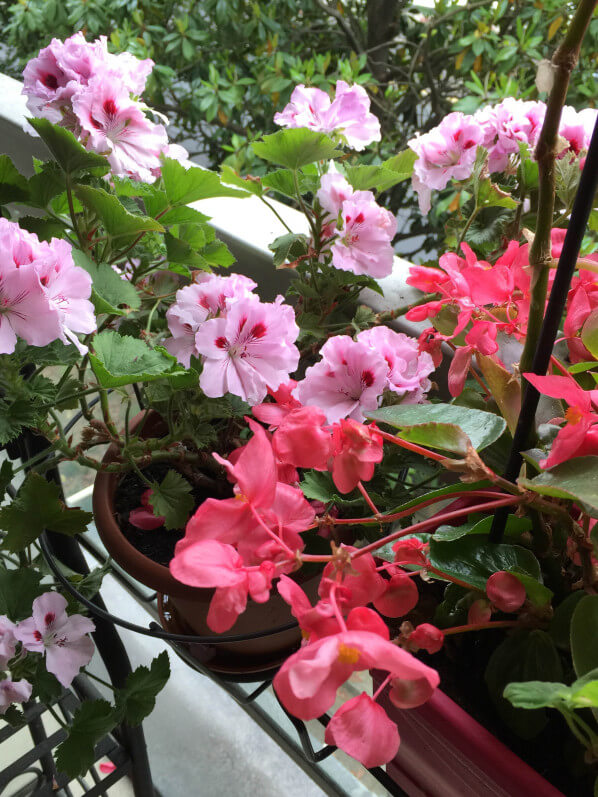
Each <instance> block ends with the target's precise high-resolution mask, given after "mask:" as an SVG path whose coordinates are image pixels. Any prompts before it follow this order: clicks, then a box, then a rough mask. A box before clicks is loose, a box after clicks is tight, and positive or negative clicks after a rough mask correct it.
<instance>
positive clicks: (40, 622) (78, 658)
mask: <svg viewBox="0 0 598 797" xmlns="http://www.w3.org/2000/svg"><path fill="white" fill-rule="evenodd" d="M66 606H67V602H66V599H65V598H63V596H62V595H59V594H58V593H57V592H46V593H44V594H43V595H40V597H39V598H36V599H35V600H34V601H33V607H32V616H31V617H29V618H27V619H26V620H21V622H20V623H16V624H15V623H13V622H11V621H10V620H9V619H8V618H7V617H6V616H4V615H3V616H1V617H0V670H6V669H7V668H8V667H9V662H10V661H11V660H12V659H14V657H15V654H16V648H17V644H18V643H19V642H20V643H21V645H22V652H21V654H20V658H23V657H24V655H25V652H26V651H29V652H31V653H41V654H42V655H44V656H45V659H46V669H47V670H48V672H50V673H52V674H53V675H55V676H56V678H57V679H58V681H59V682H60V683H61V684H62V685H63V686H65V687H66V686H70V685H71V683H72V681H73V678H74V677H75V676H76V675H77V673H78V672H79V670H80V669H81V667H84V666H85V665H86V664H89V662H90V661H91V657H92V656H93V652H94V644H93V642H92V641H91V639H90V638H89V637H88V636H87V635H88V634H89V633H91V631H94V630H95V626H94V624H93V623H92V622H91V620H88V619H87V618H86V617H83V616H82V615H80V614H73V615H70V616H68V615H67V613H66ZM31 692H32V686H31V684H30V683H29V681H27V680H26V679H25V678H22V679H20V680H18V681H12V680H11V679H10V678H4V679H3V680H1V681H0V714H4V713H5V712H6V709H7V708H8V707H9V706H10V704H11V703H22V702H24V701H26V700H29V698H30V697H31Z"/></svg>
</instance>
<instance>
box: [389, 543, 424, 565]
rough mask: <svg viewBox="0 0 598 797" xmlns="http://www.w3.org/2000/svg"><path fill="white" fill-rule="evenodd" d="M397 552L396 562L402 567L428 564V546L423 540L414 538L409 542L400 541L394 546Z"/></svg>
mask: <svg viewBox="0 0 598 797" xmlns="http://www.w3.org/2000/svg"><path fill="white" fill-rule="evenodd" d="M392 549H393V551H394V552H395V562H396V563H397V564H400V565H408V564H413V565H425V564H426V562H427V558H426V551H427V545H426V544H425V543H424V542H422V541H421V540H418V539H416V538H415V537H412V538H411V539H408V540H399V541H398V542H396V543H395V544H394V545H393V546H392Z"/></svg>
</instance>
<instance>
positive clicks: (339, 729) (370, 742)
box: [324, 692, 400, 769]
mask: <svg viewBox="0 0 598 797" xmlns="http://www.w3.org/2000/svg"><path fill="white" fill-rule="evenodd" d="M324 741H325V742H326V744H335V745H336V746H337V747H340V749H341V750H344V751H345V753H348V754H349V755H350V756H352V757H353V758H355V759H356V760H357V761H359V762H360V763H362V764H363V765H364V767H367V768H368V769H369V768H370V767H379V766H382V765H383V764H387V763H388V762H389V761H391V760H392V759H393V758H394V757H395V756H396V754H397V752H398V750H399V744H400V738H399V731H398V728H397V726H396V725H395V723H394V722H392V720H390V719H389V718H388V715H387V713H386V711H384V709H383V708H382V706H381V705H379V704H378V703H376V701H375V700H374V699H373V698H372V697H370V695H367V694H366V693H365V692H362V693H361V694H360V695H357V696H356V697H352V698H351V699H350V700H347V702H346V703H343V705H342V706H341V707H340V708H339V709H338V710H337V711H336V713H335V715H334V716H333V717H332V719H331V720H330V722H329V723H328V725H327V726H326V732H325V734H324Z"/></svg>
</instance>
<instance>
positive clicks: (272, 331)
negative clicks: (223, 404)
mask: <svg viewBox="0 0 598 797" xmlns="http://www.w3.org/2000/svg"><path fill="white" fill-rule="evenodd" d="M255 287H256V285H255V283H254V282H253V281H252V280H250V279H248V278H247V277H243V276H241V275H239V274H233V275H231V276H229V277H218V276H215V275H202V277H201V278H200V281H199V282H198V283H196V284H194V285H189V286H187V287H186V288H182V289H181V290H179V291H177V295H176V301H175V303H174V304H173V305H172V307H171V308H170V309H169V310H168V312H167V313H166V318H167V321H168V326H169V329H170V332H171V333H172V336H173V337H172V338H170V339H168V340H167V341H166V346H167V348H168V349H169V351H170V352H171V353H172V354H174V355H175V356H176V357H177V358H178V360H179V361H180V362H182V363H183V365H185V366H186V367H189V364H190V360H191V357H192V356H195V357H201V360H202V364H203V368H202V372H201V377H200V382H199V384H200V386H201V388H202V390H203V391H204V393H205V394H206V395H207V396H210V397H219V396H224V395H225V393H232V394H233V395H235V396H240V397H241V398H242V399H244V400H245V401H248V402H249V403H251V404H257V403H259V402H260V401H262V400H263V399H264V398H265V396H266V393H267V390H268V388H270V389H273V390H275V389H276V388H278V387H279V386H280V385H281V384H282V383H283V382H286V381H287V379H288V377H289V373H291V372H293V371H294V370H295V369H296V368H297V364H298V362H299V350H298V349H297V347H296V346H295V345H294V342H295V340H296V338H297V335H298V334H299V328H298V327H297V324H296V323H295V314H294V312H293V309H292V308H291V307H290V306H289V305H287V304H284V303H283V299H282V297H281V296H279V297H278V298H277V299H276V301H274V302H272V303H266V302H261V301H260V300H259V298H258V297H257V296H256V295H255V294H253V293H252V291H253V289H254V288H255Z"/></svg>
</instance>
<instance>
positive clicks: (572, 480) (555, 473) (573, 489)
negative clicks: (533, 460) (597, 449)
mask: <svg viewBox="0 0 598 797" xmlns="http://www.w3.org/2000/svg"><path fill="white" fill-rule="evenodd" d="M519 484H520V485H521V486H522V487H525V488H526V489H527V490H533V491H534V492H535V493H540V495H550V496H552V497H554V498H568V499H569V500H571V501H579V502H580V503H582V504H583V505H584V507H585V509H586V511H587V512H588V514H590V515H592V517H598V457H577V458H576V459H570V460H568V461H567V462H563V463H561V464H560V465H555V467H554V468H550V470H545V471H544V472H543V473H540V474H539V475H538V476H536V477H534V478H533V479H519Z"/></svg>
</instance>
